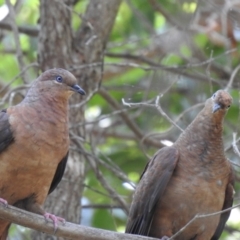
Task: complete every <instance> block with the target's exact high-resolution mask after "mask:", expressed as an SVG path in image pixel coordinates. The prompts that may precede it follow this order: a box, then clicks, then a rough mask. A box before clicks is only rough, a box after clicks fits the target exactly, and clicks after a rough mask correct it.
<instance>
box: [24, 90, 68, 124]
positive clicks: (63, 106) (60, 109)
mask: <svg viewBox="0 0 240 240" xmlns="http://www.w3.org/2000/svg"><path fill="white" fill-rule="evenodd" d="M20 104H22V105H25V106H28V107H30V108H34V109H36V110H37V112H41V111H39V110H40V109H42V106H48V108H47V109H43V110H44V111H43V114H46V111H48V112H49V114H51V113H55V114H52V115H53V116H52V117H54V116H57V118H59V117H61V118H64V119H65V120H66V121H67V120H68V114H66V113H67V112H68V99H67V98H66V97H65V96H64V97H62V96H56V95H54V94H53V95H51V94H45V95H44V96H43V95H42V94H36V93H34V94H32V93H31V92H28V94H27V95H26V97H25V98H24V100H23V101H22V102H21V103H20ZM52 117H50V118H52Z"/></svg>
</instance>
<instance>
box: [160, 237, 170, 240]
mask: <svg viewBox="0 0 240 240" xmlns="http://www.w3.org/2000/svg"><path fill="white" fill-rule="evenodd" d="M168 239H169V237H167V236H163V237H162V238H161V239H159V240H168Z"/></svg>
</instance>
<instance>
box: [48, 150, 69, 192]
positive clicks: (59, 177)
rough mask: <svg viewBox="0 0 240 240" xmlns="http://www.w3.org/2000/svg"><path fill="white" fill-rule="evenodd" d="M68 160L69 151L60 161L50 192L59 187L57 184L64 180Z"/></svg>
mask: <svg viewBox="0 0 240 240" xmlns="http://www.w3.org/2000/svg"><path fill="white" fill-rule="evenodd" d="M67 160H68V152H67V154H66V156H65V157H64V158H63V159H62V160H61V162H59V164H58V166H57V169H56V172H55V174H54V177H53V180H52V183H51V186H50V189H49V191H48V194H50V193H51V192H53V191H54V190H55V188H56V187H57V185H58V184H59V183H60V181H61V180H62V177H63V174H64V171H65V168H66V165H67Z"/></svg>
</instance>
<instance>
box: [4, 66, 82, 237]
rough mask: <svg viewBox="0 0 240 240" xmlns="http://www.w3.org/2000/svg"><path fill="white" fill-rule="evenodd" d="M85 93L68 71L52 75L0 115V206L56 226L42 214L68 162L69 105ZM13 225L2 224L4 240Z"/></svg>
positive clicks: (47, 74) (50, 72) (37, 82)
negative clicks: (74, 96)
mask: <svg viewBox="0 0 240 240" xmlns="http://www.w3.org/2000/svg"><path fill="white" fill-rule="evenodd" d="M74 92H77V93H79V94H81V95H84V94H85V92H84V90H83V89H82V88H81V87H79V86H78V85H77V80H76V78H75V77H74V76H73V75H72V74H71V73H70V72H68V71H67V70H64V69H59V68H55V69H51V70H47V71H46V72H44V73H42V74H41V75H40V76H39V77H38V78H37V79H36V80H35V81H34V82H33V83H32V85H31V87H30V89H29V91H28V92H27V95H26V96H25V98H24V99H23V101H22V102H21V103H19V104H18V105H16V106H12V107H9V108H7V109H6V110H2V111H1V112H0V176H1V177H0V198H1V199H0V202H2V203H3V204H10V205H14V206H17V207H20V208H22V209H25V210H27V211H31V212H33V213H37V214H41V215H43V216H45V218H47V219H51V220H52V221H53V223H54V227H55V228H56V226H57V222H58V221H62V220H64V219H63V218H60V217H57V216H55V215H53V214H50V213H47V212H45V211H44V209H43V207H42V205H43V204H44V201H45V199H46V197H47V195H48V194H50V193H51V192H52V191H53V190H54V189H55V188H56V187H57V185H58V184H59V182H60V181H61V178H62V176H63V173H64V170H65V166H66V163H67V158H68V150H69V133H68V99H69V97H70V96H71V95H72V94H73V93H74ZM9 226H10V223H9V222H7V221H5V220H0V240H5V239H6V238H7V234H8V228H9Z"/></svg>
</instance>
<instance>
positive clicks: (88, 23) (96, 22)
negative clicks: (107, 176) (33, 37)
mask: <svg viewBox="0 0 240 240" xmlns="http://www.w3.org/2000/svg"><path fill="white" fill-rule="evenodd" d="M73 2H74V1H71V0H59V1H57V0H54V1H49V0H41V4H40V29H41V30H40V32H39V43H38V61H39V64H40V68H41V70H42V71H44V70H46V69H49V68H54V67H61V68H65V69H68V70H70V71H71V72H72V73H73V74H74V75H75V76H76V77H77V79H79V84H80V86H82V87H83V89H84V90H85V91H86V92H87V95H89V93H91V92H92V91H93V90H97V89H98V87H99V85H100V83H101V79H102V70H103V69H102V66H103V54H104V49H105V46H106V43H107V40H108V36H109V33H110V31H111V29H112V26H113V24H114V20H115V17H116V14H117V11H118V7H119V5H120V3H121V0H111V1H103V0H91V1H89V4H88V7H87V10H86V12H85V14H84V16H83V17H82V23H81V26H80V27H79V30H78V31H77V33H76V34H73V32H72V28H71V15H72V14H76V13H73V12H72V10H71V9H72V4H73ZM74 35H75V37H74ZM93 63H94V64H93ZM83 65H88V67H86V68H84V67H83ZM86 98H87V97H86ZM82 100H84V99H82V97H81V96H80V95H77V94H75V95H74V96H73V97H72V99H71V106H72V107H71V109H70V116H69V118H70V129H71V130H70V137H72V136H73V135H74V136H75V137H74V139H73V138H72V139H71V140H72V141H71V149H78V150H80V149H79V146H81V142H80V141H79V140H78V138H76V136H77V137H81V138H84V132H85V131H84V127H81V128H80V127H79V126H78V125H79V123H81V122H83V120H84V114H83V111H84V102H82V103H83V104H82V106H81V108H79V107H76V104H77V103H80V102H81V101H82ZM84 177H85V163H84V157H83V155H81V154H80V153H79V151H74V150H72V151H70V156H69V159H68V164H67V168H66V171H65V174H64V177H63V180H62V181H61V183H60V184H59V186H58V187H57V189H56V190H55V191H54V192H53V193H52V194H51V195H50V196H48V198H47V200H46V202H45V210H46V211H48V212H50V213H53V214H56V215H57V216H61V217H64V218H65V219H66V220H67V221H70V222H74V223H79V222H80V211H81V205H80V202H81V197H82V191H83V187H82V186H83V181H84ZM32 237H33V239H37V240H40V239H60V238H56V237H53V236H52V237H51V236H47V235H45V234H42V233H39V232H33V234H32Z"/></svg>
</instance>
